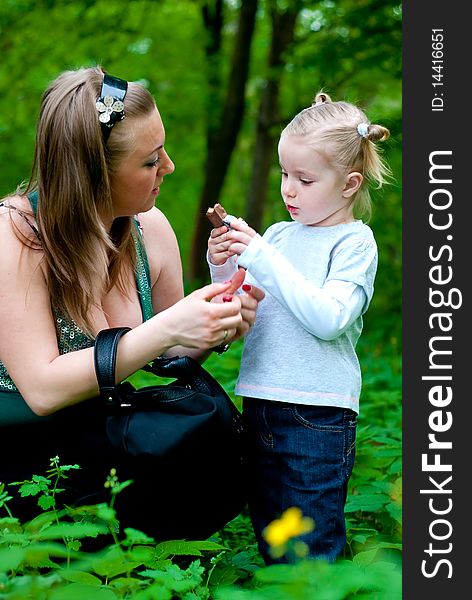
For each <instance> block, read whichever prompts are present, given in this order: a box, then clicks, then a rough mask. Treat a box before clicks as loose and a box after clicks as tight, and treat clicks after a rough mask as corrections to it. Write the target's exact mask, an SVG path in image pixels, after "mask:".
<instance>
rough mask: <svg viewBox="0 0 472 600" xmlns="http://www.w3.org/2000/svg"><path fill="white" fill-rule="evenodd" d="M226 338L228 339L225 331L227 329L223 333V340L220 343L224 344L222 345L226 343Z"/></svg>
mask: <svg viewBox="0 0 472 600" xmlns="http://www.w3.org/2000/svg"><path fill="white" fill-rule="evenodd" d="M227 337H228V330H227V329H225V332H224V336H223V339H222V340H221V343H222V344H224V343H225V342H226V338H227Z"/></svg>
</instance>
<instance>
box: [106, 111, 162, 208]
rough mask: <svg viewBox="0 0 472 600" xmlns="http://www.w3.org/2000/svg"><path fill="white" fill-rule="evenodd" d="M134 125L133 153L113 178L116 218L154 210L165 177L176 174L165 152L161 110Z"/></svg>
mask: <svg viewBox="0 0 472 600" xmlns="http://www.w3.org/2000/svg"><path fill="white" fill-rule="evenodd" d="M130 125H132V136H133V143H132V146H131V150H130V152H129V154H127V155H126V156H125V157H124V158H123V159H122V160H121V162H120V164H119V166H118V168H117V169H116V170H115V171H114V172H113V173H112V174H111V175H110V183H111V193H112V199H113V218H114V219H116V218H117V217H123V216H132V215H136V214H138V213H141V212H146V211H147V210H150V209H151V208H152V207H153V206H154V201H155V199H156V196H158V195H159V192H160V186H161V184H162V181H163V179H164V176H165V175H168V174H169V173H172V172H173V171H174V163H173V162H172V161H171V159H170V158H169V155H168V154H167V152H166V151H165V149H164V142H165V131H164V125H163V124H162V120H161V117H160V115H159V112H158V110H157V109H156V110H155V111H154V112H153V113H151V114H150V115H147V116H145V117H142V118H137V119H133V121H132V122H130Z"/></svg>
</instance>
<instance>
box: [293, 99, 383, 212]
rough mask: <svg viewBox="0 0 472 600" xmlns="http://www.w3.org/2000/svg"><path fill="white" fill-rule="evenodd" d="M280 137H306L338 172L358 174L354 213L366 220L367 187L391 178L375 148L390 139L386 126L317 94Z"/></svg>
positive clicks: (368, 195) (351, 108)
mask: <svg viewBox="0 0 472 600" xmlns="http://www.w3.org/2000/svg"><path fill="white" fill-rule="evenodd" d="M282 135H298V136H303V137H305V138H306V139H307V142H308V143H309V144H310V146H312V147H313V148H314V149H316V150H317V151H318V152H321V153H322V154H323V155H324V156H325V157H326V159H327V160H328V162H329V163H330V164H331V165H332V166H333V168H335V169H336V170H338V171H339V172H340V173H345V174H347V173H349V172H352V171H358V172H359V173H361V174H362V175H363V176H364V181H363V182H362V185H361V187H360V188H359V190H358V191H357V193H356V194H355V196H354V199H353V211H354V214H355V215H356V217H358V218H361V217H362V218H365V219H369V217H370V215H371V212H372V201H371V198H370V193H369V185H375V186H376V187H377V188H380V187H382V185H383V184H384V183H386V181H387V179H388V177H389V176H390V169H389V167H388V166H387V164H386V163H385V162H384V160H383V159H382V157H381V156H380V152H379V149H378V147H377V145H376V142H383V141H384V140H386V139H387V138H388V137H389V135H390V132H389V130H388V129H387V128H386V127H383V126H382V125H375V124H372V123H369V121H368V119H367V117H366V115H365V114H364V112H363V111H362V110H360V109H359V108H358V107H357V106H354V105H353V104H350V103H348V102H332V100H331V98H330V97H329V96H328V94H325V93H324V92H319V93H318V94H317V95H316V96H315V99H314V101H313V104H312V105H311V106H310V107H308V108H305V109H304V110H302V111H301V112H299V113H298V114H297V115H296V116H295V117H294V118H293V119H292V121H291V122H290V123H289V124H288V125H287V126H286V127H285V129H284V130H283V131H282Z"/></svg>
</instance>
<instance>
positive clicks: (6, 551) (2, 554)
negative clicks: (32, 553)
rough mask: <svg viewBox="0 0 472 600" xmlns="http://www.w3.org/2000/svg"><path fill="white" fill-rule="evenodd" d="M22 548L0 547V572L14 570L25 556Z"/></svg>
mask: <svg viewBox="0 0 472 600" xmlns="http://www.w3.org/2000/svg"><path fill="white" fill-rule="evenodd" d="M25 552H26V550H25V549H24V548H1V549H0V572H3V573H8V571H15V570H16V569H18V567H19V566H20V564H21V562H22V561H23V559H24V557H25Z"/></svg>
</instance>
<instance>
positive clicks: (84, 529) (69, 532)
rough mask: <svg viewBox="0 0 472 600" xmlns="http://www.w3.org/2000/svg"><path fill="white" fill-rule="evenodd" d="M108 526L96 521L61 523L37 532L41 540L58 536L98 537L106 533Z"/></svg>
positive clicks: (53, 538)
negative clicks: (95, 522)
mask: <svg viewBox="0 0 472 600" xmlns="http://www.w3.org/2000/svg"><path fill="white" fill-rule="evenodd" d="M106 533H109V532H108V528H107V527H106V526H105V525H99V524H94V523H60V524H59V525H50V526H49V527H47V528H46V529H44V530H42V531H40V532H39V533H38V534H37V536H36V537H37V538H38V539H40V540H55V539H58V538H79V539H80V538H84V537H93V538H95V537H97V535H100V534H106Z"/></svg>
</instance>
